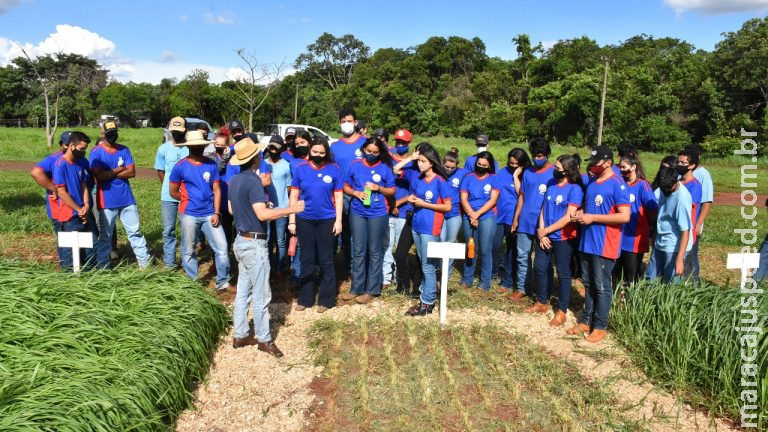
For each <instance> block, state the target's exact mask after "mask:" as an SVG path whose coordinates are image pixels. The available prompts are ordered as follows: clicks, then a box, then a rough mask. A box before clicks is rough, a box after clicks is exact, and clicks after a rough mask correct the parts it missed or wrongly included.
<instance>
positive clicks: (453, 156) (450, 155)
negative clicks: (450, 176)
mask: <svg viewBox="0 0 768 432" xmlns="http://www.w3.org/2000/svg"><path fill="white" fill-rule="evenodd" d="M445 161H448V162H453V163H455V164H456V166H459V149H457V148H456V147H451V149H450V150H448V152H447V153H445V156H443V163H445Z"/></svg>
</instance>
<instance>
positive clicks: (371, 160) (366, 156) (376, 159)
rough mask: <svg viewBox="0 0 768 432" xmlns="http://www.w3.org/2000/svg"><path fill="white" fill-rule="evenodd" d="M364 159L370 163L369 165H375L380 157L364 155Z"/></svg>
mask: <svg viewBox="0 0 768 432" xmlns="http://www.w3.org/2000/svg"><path fill="white" fill-rule="evenodd" d="M363 157H364V158H365V161H366V162H368V165H372V164H375V163H376V162H378V161H379V155H375V154H370V153H363Z"/></svg>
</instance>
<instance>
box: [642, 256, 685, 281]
mask: <svg viewBox="0 0 768 432" xmlns="http://www.w3.org/2000/svg"><path fill="white" fill-rule="evenodd" d="M688 254H690V252H688ZM652 257H653V266H654V269H653V272H652V274H653V275H654V277H653V279H656V278H658V277H661V281H662V282H663V283H672V284H678V283H680V280H681V279H680V276H676V275H675V261H676V260H677V251H674V252H664V251H661V250H658V249H654V250H653V255H652ZM686 258H688V256H687V255H686ZM650 270H651V264H650V263H649V264H648V271H646V279H648V274H649V273H651V271H650ZM683 273H685V272H683Z"/></svg>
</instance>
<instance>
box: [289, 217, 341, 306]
mask: <svg viewBox="0 0 768 432" xmlns="http://www.w3.org/2000/svg"><path fill="white" fill-rule="evenodd" d="M334 222H335V219H320V220H312V219H304V218H302V217H299V216H297V217H296V234H297V235H298V237H299V245H301V250H302V253H301V277H300V278H299V286H300V290H299V301H298V303H299V304H300V305H302V306H305V307H311V306H313V305H314V304H315V286H316V285H317V286H318V291H319V294H318V296H317V303H318V304H319V305H320V306H325V307H329V308H330V307H333V306H334V304H336V272H335V271H334V268H333V253H334V250H335V249H336V237H335V236H334V235H333V224H334ZM318 273H319V274H320V277H319V278H318V277H317V274H318Z"/></svg>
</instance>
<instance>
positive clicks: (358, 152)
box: [355, 149, 363, 157]
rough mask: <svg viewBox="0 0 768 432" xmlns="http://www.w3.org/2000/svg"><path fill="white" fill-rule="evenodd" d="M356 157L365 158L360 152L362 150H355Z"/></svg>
mask: <svg viewBox="0 0 768 432" xmlns="http://www.w3.org/2000/svg"><path fill="white" fill-rule="evenodd" d="M355 156H357V157H363V153H362V152H361V151H360V149H357V150H355Z"/></svg>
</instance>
